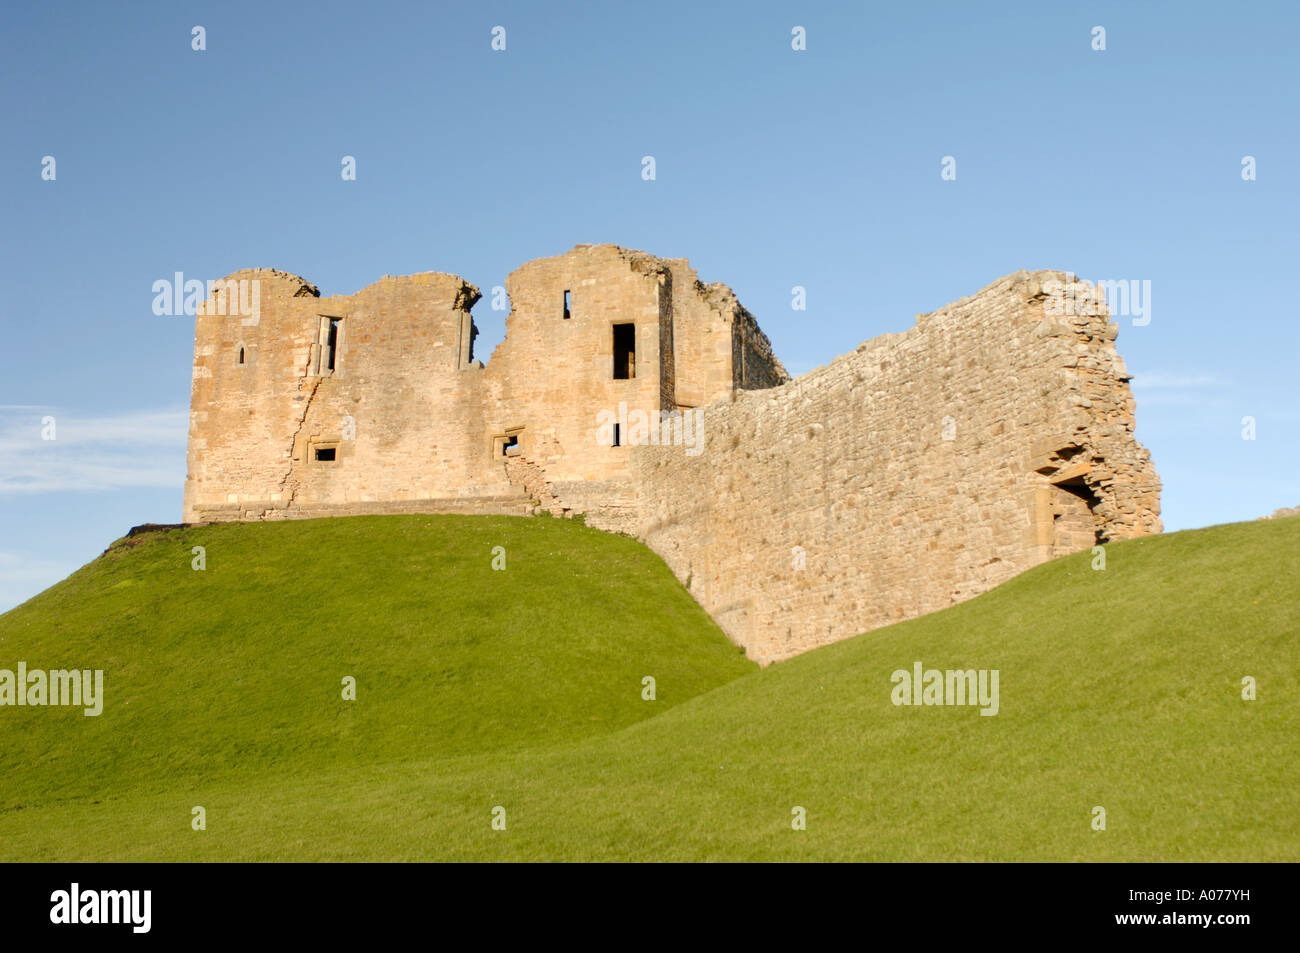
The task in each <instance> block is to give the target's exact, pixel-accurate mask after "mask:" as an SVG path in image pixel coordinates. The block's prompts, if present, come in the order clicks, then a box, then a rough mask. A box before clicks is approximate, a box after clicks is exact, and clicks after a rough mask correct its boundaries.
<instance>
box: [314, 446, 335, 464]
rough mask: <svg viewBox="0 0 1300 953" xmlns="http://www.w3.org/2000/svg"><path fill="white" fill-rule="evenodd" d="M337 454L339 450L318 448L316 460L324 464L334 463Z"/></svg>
mask: <svg viewBox="0 0 1300 953" xmlns="http://www.w3.org/2000/svg"><path fill="white" fill-rule="evenodd" d="M337 453H338V449H337V448H335V447H317V448H316V459H317V460H320V461H321V462H322V463H332V462H333V461H334V459H335V457H336V455H337Z"/></svg>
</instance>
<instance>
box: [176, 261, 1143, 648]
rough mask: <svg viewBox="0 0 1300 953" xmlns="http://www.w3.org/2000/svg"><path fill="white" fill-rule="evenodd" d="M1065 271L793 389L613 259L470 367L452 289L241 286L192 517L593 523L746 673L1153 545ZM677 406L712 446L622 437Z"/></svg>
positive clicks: (933, 317) (1108, 355)
mask: <svg viewBox="0 0 1300 953" xmlns="http://www.w3.org/2000/svg"><path fill="white" fill-rule="evenodd" d="M1061 277H1063V276H1061V275H1059V273H1051V272H1039V273H1034V274H1029V273H1026V272H1019V273H1017V274H1014V275H1011V276H1008V277H1006V278H1003V279H1002V280H1000V281H997V282H994V283H993V284H992V285H989V286H988V287H987V288H985V289H984V290H982V291H980V292H979V293H978V294H976V295H973V296H972V297H969V298H965V299H962V300H961V301H958V302H955V303H954V304H951V305H949V306H947V307H945V308H943V309H941V310H939V311H936V312H934V313H933V314H930V315H924V316H920V317H918V318H917V323H916V326H915V327H914V328H912V329H910V330H908V331H906V332H904V333H899V334H890V335H885V336H883V337H879V338H876V339H874V340H871V341H868V342H865V343H864V344H862V345H861V346H859V347H858V349H857V350H856V351H855V352H853V353H851V354H847V355H844V356H842V357H839V358H837V359H835V360H834V361H832V362H831V363H830V364H828V365H826V366H825V367H822V368H819V369H817V370H815V371H813V372H811V373H810V374H806V375H804V376H803V377H800V378H799V379H797V380H794V381H791V380H789V377H788V375H787V374H786V372H785V369H784V368H783V367H782V366H781V363H780V361H778V360H777V359H776V357H775V355H774V354H773V353H772V348H771V344H770V342H769V341H768V339H767V337H766V335H764V334H763V332H762V331H761V330H760V329H759V327H758V324H757V322H756V321H755V320H754V318H753V315H751V314H750V313H749V312H748V311H746V310H745V309H744V308H743V307H742V306H741V305H740V303H739V302H738V301H737V300H736V297H735V295H734V294H732V292H731V290H730V289H729V288H727V287H726V286H725V285H721V284H712V285H705V284H703V283H702V282H700V281H699V280H698V277H697V276H696V273H695V271H694V270H693V269H691V267H690V265H689V263H688V262H686V261H685V260H684V259H671V260H665V259H659V258H655V257H654V256H651V255H647V254H645V253H642V252H635V251H629V250H627V249H624V248H619V247H618V246H613V245H579V246H577V247H576V248H574V249H573V250H572V251H571V252H569V253H567V254H565V255H560V256H556V257H553V258H546V259H540V260H537V261H534V262H530V263H529V264H527V265H525V266H523V267H522V268H520V269H518V270H516V271H515V272H514V273H512V274H511V275H510V276H509V278H508V279H507V289H508V290H509V293H510V296H511V302H512V310H511V313H510V316H509V318H508V319H507V334H506V338H505V341H503V342H502V344H501V345H500V346H499V347H498V348H497V349H496V352H495V353H494V354H493V355H492V358H491V360H490V361H489V362H488V364H487V365H486V366H484V365H483V364H480V363H478V362H477V361H475V360H474V359H473V339H474V334H475V329H474V326H473V321H472V318H471V316H470V308H471V307H472V306H473V304H474V302H475V301H476V300H477V299H478V297H479V292H478V290H477V289H476V288H474V286H473V285H470V284H469V283H468V282H466V281H464V280H463V279H461V278H458V277H456V276H454V275H446V274H437V273H432V272H430V273H426V274H420V275H411V276H407V277H402V278H384V279H383V280H381V281H379V282H376V283H375V284H373V285H370V286H369V287H367V288H364V289H362V290H361V291H359V292H357V293H356V294H353V295H345V296H336V297H331V298H321V297H319V293H318V291H317V290H316V288H315V287H314V286H312V285H310V284H308V283H307V282H306V281H304V280H303V279H301V278H298V277H296V276H293V275H289V274H286V273H284V272H277V271H272V270H261V269H259V270H253V271H247V272H238V273H236V274H235V275H233V276H231V278H230V279H227V280H228V281H229V280H233V281H234V282H235V283H238V282H239V281H254V280H255V281H256V282H257V283H258V291H259V294H258V295H257V298H258V305H259V307H258V309H257V311H258V314H257V317H256V318H250V317H245V316H243V315H239V314H225V313H223V312H225V311H228V310H231V309H230V308H229V307H222V304H223V301H222V298H221V295H222V294H226V295H227V296H229V294H230V293H231V292H230V290H229V289H227V290H226V291H218V292H217V293H216V294H215V295H214V296H213V297H212V298H211V299H210V300H209V301H208V302H206V303H205V305H204V307H203V309H201V311H200V313H199V315H198V317H197V320H196V341H195V358H194V380H193V391H192V396H191V424H190V446H189V477H188V479H187V481H186V487H185V514H184V519H185V520H186V521H187V522H198V521H211V520H226V519H277V518H285V517H313V516H329V515H345V514H352V513H393V512H466V513H513V514H519V515H524V514H527V513H531V512H539V511H547V512H550V513H554V514H556V515H561V516H565V515H575V514H579V513H581V514H584V515H585V516H586V518H587V521H588V523H589V524H591V525H593V526H596V527H599V528H602V529H609V530H616V531H621V532H628V533H633V534H636V535H639V536H640V537H641V538H642V539H644V540H645V541H646V543H647V544H648V545H649V546H650V547H651V548H652V549H654V550H655V551H656V552H657V553H659V554H660V555H661V556H662V557H663V558H664V559H665V561H666V562H667V563H668V565H669V566H670V567H671V568H672V569H673V570H674V572H676V573H677V575H678V577H679V578H681V579H682V581H683V582H684V583H685V584H686V586H687V587H688V588H689V590H690V591H691V593H692V594H693V595H694V596H695V597H696V598H697V599H698V600H699V601H700V603H701V604H702V605H703V606H704V607H705V609H706V610H708V611H709V613H710V614H711V615H712V616H713V617H714V618H715V619H716V620H717V621H718V622H719V624H720V625H721V626H722V628H723V629H724V630H725V631H726V632H727V633H728V634H729V635H730V636H731V637H732V638H733V639H734V640H735V641H736V642H737V643H738V644H740V645H742V646H744V647H745V649H746V650H747V652H748V653H749V655H750V656H751V657H753V658H756V659H758V660H760V661H764V662H767V661H773V660H777V659H782V658H786V657H789V656H791V655H794V654H796V653H798V652H801V651H804V650H806V649H809V648H813V647H816V646H819V645H824V644H826V643H828V642H832V641H836V640H838V639H842V638H847V637H849V636H852V635H856V634H858V633H860V632H864V631H867V630H870V629H873V628H876V627H879V626H882V625H886V624H889V623H891V622H895V621H898V620H901V619H907V618H912V617H914V616H918V615H921V614H923V613H926V612H930V611H934V610H936V609H941V608H944V607H946V606H948V605H951V604H952V603H954V602H957V601H960V600H962V599H966V598H969V597H971V596H974V595H977V594H979V593H981V592H984V591H986V590H987V589H989V588H991V587H993V586H995V585H997V584H998V583H1000V582H1003V581H1004V580H1006V579H1008V578H1010V577H1011V576H1013V575H1015V574H1017V573H1019V572H1021V571H1022V570H1024V569H1026V568H1029V567H1030V566H1033V565H1035V564H1037V563H1039V562H1042V561H1044V560H1046V559H1050V558H1052V557H1054V556H1059V555H1064V554H1066V553H1070V552H1076V551H1078V550H1080V549H1084V548H1087V547H1089V546H1092V545H1094V544H1095V543H1097V542H1098V541H1100V542H1105V541H1108V540H1112V539H1121V538H1126V537H1130V536H1136V535H1141V534H1144V533H1152V532H1159V531H1160V521H1159V494H1160V484H1159V480H1158V478H1157V476H1156V473H1155V470H1154V469H1153V467H1152V466H1151V462H1150V459H1149V456H1148V454H1147V452H1146V451H1145V450H1143V449H1142V448H1141V447H1140V446H1139V445H1138V444H1137V443H1136V441H1135V440H1134V438H1133V428H1134V417H1133V412H1134V408H1133V397H1132V394H1131V393H1130V391H1129V387H1128V375H1127V372H1126V371H1125V369H1124V365H1123V361H1122V360H1121V359H1120V358H1119V356H1118V355H1117V354H1116V352H1115V347H1114V339H1115V335H1116V332H1117V330H1118V329H1117V327H1116V326H1115V325H1113V324H1110V323H1109V321H1108V319H1107V317H1106V314H1105V303H1104V300H1100V297H1099V293H1098V292H1096V291H1095V290H1094V289H1089V288H1082V289H1079V290H1078V291H1077V293H1076V298H1077V300H1073V301H1071V302H1070V304H1069V306H1068V307H1067V308H1065V309H1064V310H1062V309H1061V308H1060V307H1057V308H1055V309H1053V307H1052V304H1053V302H1054V300H1055V299H1054V298H1052V297H1051V296H1049V295H1048V294H1047V292H1046V290H1045V288H1046V287H1047V286H1049V285H1050V284H1051V280H1052V279H1057V280H1059V279H1060V278H1061ZM566 292H568V309H567V311H568V314H567V317H566V314H565V311H566V308H565V301H566V294H565V293H566ZM236 296H237V297H238V295H236ZM1058 304H1059V302H1058ZM331 321H335V322H337V325H336V330H335V334H336V338H334V339H333V347H332V348H331V343H330V342H331V337H330V330H329V329H330V324H331ZM616 325H634V326H635V354H634V363H632V364H630V365H625V366H626V369H627V370H628V371H629V373H628V374H627V376H626V377H625V378H620V375H619V374H617V373H615V369H616V340H617V339H616V332H615V330H614V329H615V326H616ZM241 353H242V354H243V360H242V362H241V360H240V354H241ZM331 354H332V355H333V359H334V367H333V368H332V369H330V368H329V367H328V360H327V356H328V355H331ZM681 407H699V408H701V410H700V412H701V413H702V415H703V425H702V428H701V429H702V431H703V439H704V443H703V446H702V447H700V446H698V445H697V446H696V447H695V448H694V449H695V450H696V451H700V450H702V452H698V455H692V453H690V452H688V447H685V446H681V445H672V446H634V445H631V444H633V443H635V436H636V424H635V415H636V414H638V413H639V414H641V415H643V419H644V417H645V415H653V419H655V420H656V421H657V420H658V419H659V414H660V412H663V411H668V412H673V411H676V410H677V409H678V408H681ZM602 417H603V419H604V423H602ZM615 421H616V422H617V423H618V425H619V429H620V439H619V440H618V442H617V445H614V444H613V443H612V441H611V436H612V435H611V432H610V431H611V428H610V423H611V422H615ZM602 428H603V430H602ZM661 436H662V435H661Z"/></svg>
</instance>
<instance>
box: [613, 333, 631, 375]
mask: <svg viewBox="0 0 1300 953" xmlns="http://www.w3.org/2000/svg"><path fill="white" fill-rule="evenodd" d="M634 377H636V325H635V324H616V325H614V380H616V381H626V380H631V379H632V378H634Z"/></svg>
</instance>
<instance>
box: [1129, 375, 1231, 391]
mask: <svg viewBox="0 0 1300 953" xmlns="http://www.w3.org/2000/svg"><path fill="white" fill-rule="evenodd" d="M1220 383H1222V382H1221V381H1219V379H1218V378H1216V377H1213V376H1211V375H1209V374H1164V373H1161V372H1159V371H1154V372H1152V373H1149V374H1135V375H1133V382H1132V386H1133V387H1140V388H1143V389H1144V390H1204V389H1206V388H1210V387H1216V386H1218V385H1219V384H1220Z"/></svg>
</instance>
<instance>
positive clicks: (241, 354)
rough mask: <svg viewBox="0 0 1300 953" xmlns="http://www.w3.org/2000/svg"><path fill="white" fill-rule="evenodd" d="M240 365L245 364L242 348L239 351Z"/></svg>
mask: <svg viewBox="0 0 1300 953" xmlns="http://www.w3.org/2000/svg"><path fill="white" fill-rule="evenodd" d="M239 363H240V364H243V363H244V349H243V348H242V347H241V348H240V349H239Z"/></svg>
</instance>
